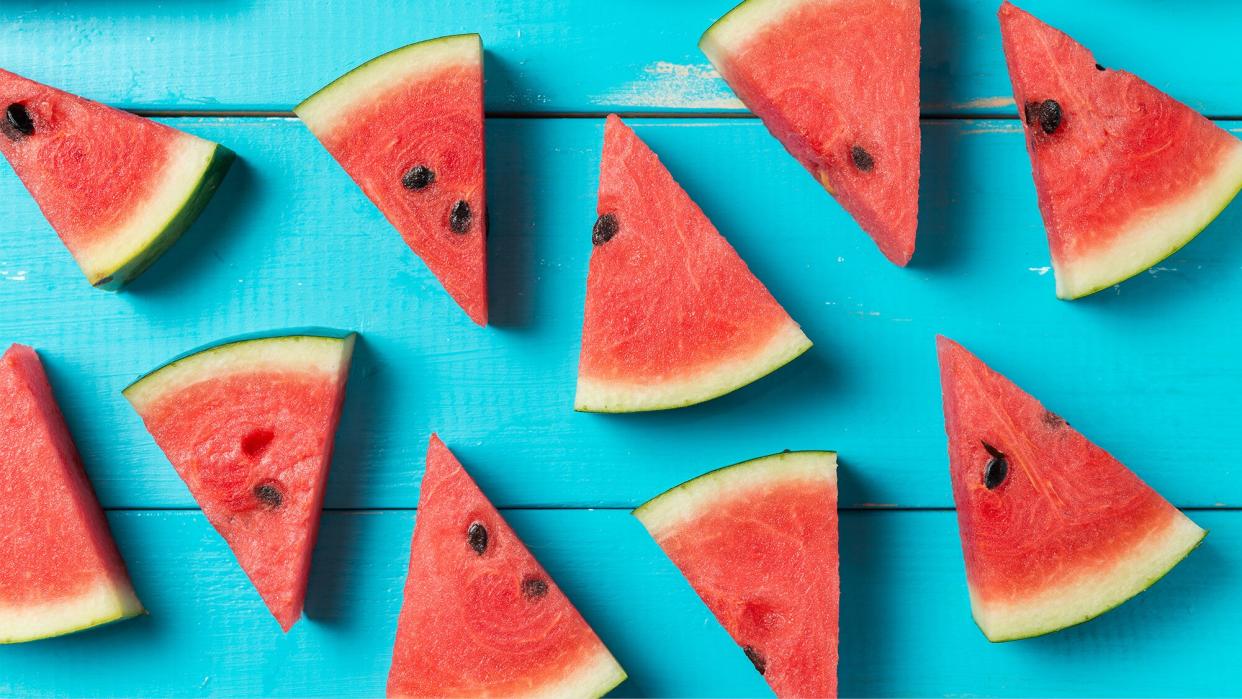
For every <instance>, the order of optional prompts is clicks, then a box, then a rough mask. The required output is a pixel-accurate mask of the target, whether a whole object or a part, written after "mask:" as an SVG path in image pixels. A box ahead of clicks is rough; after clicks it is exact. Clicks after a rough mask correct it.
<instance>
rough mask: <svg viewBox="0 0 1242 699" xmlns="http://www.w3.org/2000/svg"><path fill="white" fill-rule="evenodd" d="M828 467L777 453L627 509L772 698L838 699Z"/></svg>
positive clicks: (820, 460)
mask: <svg viewBox="0 0 1242 699" xmlns="http://www.w3.org/2000/svg"><path fill="white" fill-rule="evenodd" d="M836 468H837V460H836V454H834V453H832V452H824V451H821V452H815V451H804V452H785V453H781V454H774V455H772V456H767V457H763V458H759V459H754V460H752V461H746V462H743V463H741V464H736V465H734V466H730V467H727V468H722V469H719V470H717V471H712V472H711V473H708V474H705V475H703V476H700V477H698V478H695V479H694V480H691V481H688V482H686V483H683V484H681V485H679V486H677V487H676V488H673V489H671V490H669V491H667V492H665V493H664V494H662V495H659V496H658V497H655V498H653V499H652V500H651V501H649V502H648V503H646V504H645V505H643V506H642V507H639V508H638V509H637V510H635V511H634V516H635V517H638V519H639V520H640V521H641V522H642V523H643V526H645V527H646V528H647V530H648V531H649V532H650V533H651V535H652V537H653V538H654V539H655V540H656V543H657V544H659V545H660V548H662V549H663V550H664V552H665V553H666V554H668V557H669V558H670V559H672V561H673V563H675V564H677V567H678V568H679V569H680V570H681V572H682V574H683V575H685V576H686V580H687V581H689V582H690V584H691V586H693V587H694V590H695V592H697V593H698V594H699V596H700V597H702V598H703V601H704V602H705V603H706V604H707V607H708V608H709V609H711V611H712V613H713V614H714V615H715V616H716V618H717V619H718V620H719V621H720V623H721V625H722V626H724V628H725V630H726V631H728V632H729V635H730V636H732V637H733V640H734V641H736V642H737V644H738V645H739V646H741V647H742V650H743V652H744V653H745V654H746V656H747V657H748V658H749V659H750V661H751V662H752V663H754V665H755V669H756V670H758V671H759V672H760V674H762V675H763V677H764V679H765V680H766V681H767V682H768V685H769V686H771V687H772V690H773V691H774V692H776V695H777V696H778V697H835V696H836V695H837V674H836V673H837V636H838V610H839V597H840V582H839V579H838V573H837V569H838V550H837V475H836V474H837V471H836Z"/></svg>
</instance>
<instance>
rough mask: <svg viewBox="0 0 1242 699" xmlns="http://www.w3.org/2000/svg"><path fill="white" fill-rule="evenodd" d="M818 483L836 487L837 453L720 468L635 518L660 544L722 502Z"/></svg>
mask: <svg viewBox="0 0 1242 699" xmlns="http://www.w3.org/2000/svg"><path fill="white" fill-rule="evenodd" d="M815 480H822V481H824V482H825V484H827V485H831V486H835V485H836V483H837V453H836V452H835V451H784V452H780V453H777V454H769V455H767V456H760V457H757V458H754V459H750V460H749V461H743V462H741V463H737V464H733V465H731V466H725V467H723V468H718V469H716V470H714V471H709V472H707V473H705V474H703V475H701V476H699V477H697V478H692V479H690V480H688V481H686V482H685V483H682V484H681V485H677V486H674V487H672V488H669V489H668V490H666V491H664V492H663V493H660V494H659V495H657V496H655V497H654V498H652V499H650V500H648V501H647V502H646V503H644V504H642V505H640V506H639V507H638V508H637V509H635V510H634V512H633V513H632V514H633V515H634V516H635V517H637V518H638V521H640V522H642V523H643V526H644V527H646V529H647V531H648V532H650V534H651V536H652V538H654V539H655V540H656V541H657V542H658V541H659V540H660V539H661V538H662V537H663V536H664V535H665V534H667V533H669V532H672V531H674V530H675V529H677V528H678V527H680V526H681V525H683V524H685V523H687V522H689V521H691V520H693V519H695V518H697V517H698V516H699V513H700V512H702V511H703V510H705V509H709V508H711V507H712V506H713V505H714V504H715V503H717V502H719V501H721V500H724V499H728V498H731V497H734V496H737V495H739V494H742V493H746V492H750V491H752V490H755V489H758V488H766V487H770V486H771V485H772V484H773V483H779V482H789V481H815Z"/></svg>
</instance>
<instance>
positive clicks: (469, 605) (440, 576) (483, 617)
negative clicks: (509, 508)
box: [388, 435, 625, 697]
mask: <svg viewBox="0 0 1242 699" xmlns="http://www.w3.org/2000/svg"><path fill="white" fill-rule="evenodd" d="M624 679H625V672H624V671H622V669H621V667H620V666H619V665H618V664H617V661H616V660H615V659H613V657H612V655H611V654H610V653H609V652H608V649H607V648H605V647H604V644H603V643H602V642H601V641H600V640H599V638H598V637H597V636H596V635H595V632H594V631H592V630H591V627H590V626H588V625H587V623H586V621H584V620H583V619H582V616H581V615H580V614H579V613H578V610H577V609H575V608H574V606H573V604H571V603H570V601H569V599H568V598H566V597H565V594H564V593H563V592H561V590H560V588H559V587H557V585H556V583H555V582H553V581H552V578H550V577H549V576H548V574H547V572H546V571H545V570H544V569H543V567H542V566H540V565H539V562H538V561H536V560H535V557H534V556H532V555H531V554H530V551H528V550H526V547H525V546H524V545H523V544H522V541H521V540H520V539H519V538H518V537H517V535H516V534H515V533H514V532H513V530H512V529H510V528H509V525H508V524H507V523H506V522H505V520H504V518H502V517H501V516H500V513H499V512H497V511H496V508H495V507H493V506H492V503H491V502H490V501H488V499H487V497H486V496H484V495H483V493H482V492H481V491H480V490H479V488H478V486H477V485H475V482H474V480H473V479H471V478H470V475H469V474H467V473H466V471H465V470H464V469H463V468H462V466H461V464H460V463H459V462H458V461H457V459H456V458H455V457H454V456H453V454H452V453H451V452H450V451H449V450H448V448H447V447H445V446H444V443H443V442H441V441H440V439H439V437H437V436H435V435H432V437H431V444H430V446H429V448H428V450H427V470H426V474H425V475H424V476H423V484H422V490H421V493H420V495H419V501H418V514H417V521H416V525H415V527H414V539H413V543H412V544H411V548H410V569H409V575H408V577H407V578H406V583H405V601H404V603H403V604H402V607H401V618H400V622H399V623H398V626H397V640H396V645H395V646H394V648H393V653H392V669H391V671H390V672H389V675H388V695H389V696H412V697H413V696H416V697H462V696H493V697H509V696H514V697H516V696H581V697H597V696H603V695H604V694H606V693H607V692H608V691H609V690H610V689H612V688H613V687H615V686H616V685H618V684H620V683H621V681H622V680H624Z"/></svg>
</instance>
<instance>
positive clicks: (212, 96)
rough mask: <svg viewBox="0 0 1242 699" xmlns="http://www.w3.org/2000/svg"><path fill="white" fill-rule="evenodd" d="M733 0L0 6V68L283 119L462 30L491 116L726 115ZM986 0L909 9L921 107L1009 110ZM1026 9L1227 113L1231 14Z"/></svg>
mask: <svg viewBox="0 0 1242 699" xmlns="http://www.w3.org/2000/svg"><path fill="white" fill-rule="evenodd" d="M733 4H734V2H733V0H711V1H707V0H704V1H701V2H656V1H655V0H640V1H638V2H614V3H599V2H592V1H591V0H559V1H558V2H544V1H542V0H515V1H514V2H510V3H492V2H486V1H485V0H468V1H465V2H458V1H456V0H399V1H397V2H358V1H356V0H354V1H350V2H346V1H344V0H332V1H331V2H314V3H306V2H299V1H298V0H222V1H218V2H207V1H204V0H189V1H188V2H174V3H161V4H152V3H148V2H142V1H141V0H123V1H121V2H117V1H116V0H81V1H74V2H44V1H43V0H9V1H8V2H5V3H3V4H2V5H0V66H3V67H5V68H8V69H10V70H14V71H17V72H20V73H25V74H28V75H29V76H30V77H33V78H36V79H39V80H44V81H46V82H49V83H52V84H55V85H58V86H61V87H64V88H66V89H70V90H74V91H78V92H82V93H83V94H86V95H88V96H90V97H94V98H96V99H100V100H103V101H106V102H109V103H113V104H117V105H120V106H124V107H128V108H138V109H176V110H200V109H208V110H218V109H261V110H270V109H276V110H287V109H289V108H290V107H292V106H293V105H294V104H296V103H297V102H299V101H301V100H302V99H304V98H305V97H306V96H308V95H309V94H311V93H312V92H314V91H315V90H316V89H318V88H319V87H321V86H323V85H324V84H326V83H327V82H329V81H330V80H332V79H333V78H335V77H336V76H337V75H339V74H340V73H342V72H344V71H345V70H348V69H349V68H352V67H354V66H356V65H358V64H360V63H362V62H363V61H365V60H367V59H369V58H371V57H373V56H375V55H377V54H379V53H381V52H383V51H386V50H389V49H392V48H395V47H397V46H402V45H404V44H407V43H409V42H411V41H415V40H418V39H423V38H430V37H433V36H439V35H442V34H448V33H456V32H463V31H477V32H480V33H481V34H482V35H483V39H484V42H485V43H486V45H487V48H488V63H487V75H488V85H487V104H488V108H489V109H491V110H493V111H502V112H513V111H518V112H542V113H548V112H565V111H572V112H581V111H586V112H604V111H614V110H620V111H630V112H635V111H640V112H641V111H701V110H708V111H722V110H723V111H738V110H740V105H739V103H738V102H737V100H736V99H735V98H734V96H733V94H732V93H731V92H730V91H729V90H728V88H727V87H726V86H725V84H724V83H723V81H721V80H720V78H719V77H718V75H717V74H716V72H715V71H714V70H712V68H711V66H710V64H709V63H708V62H707V60H706V58H705V57H704V56H703V55H702V54H701V53H700V52H699V50H698V48H697V46H696V44H697V41H698V38H699V36H700V35H701V34H702V32H703V31H704V30H705V29H706V28H707V27H708V26H710V24H711V23H712V22H713V21H714V20H715V19H716V18H717V17H719V16H721V15H723V14H724V13H725V12H727V11H728V10H729V9H730V8H731V7H732V6H733ZM998 4H999V3H997V2H977V1H976V0H924V2H923V16H924V24H925V29H924V38H923V54H924V57H923V96H924V108H925V109H926V110H927V111H929V112H936V113H956V114H972V113H974V114H979V113H986V114H995V113H998V112H1002V113H1010V112H1012V111H1013V110H1012V102H1011V100H1010V95H1011V93H1010V89H1009V81H1008V77H1007V74H1006V72H1005V66H1004V59H1003V56H1002V55H1001V49H1000V39H999V30H998V29H997V25H996V20H995V16H994V14H995V10H996V7H997V5H998ZM1024 5H1025V6H1028V8H1029V9H1030V10H1032V11H1034V12H1037V13H1038V14H1040V15H1041V16H1042V17H1044V18H1045V19H1047V20H1048V21H1050V22H1053V23H1055V24H1058V25H1059V26H1061V27H1062V28H1064V29H1065V30H1066V31H1068V32H1070V33H1071V34H1073V35H1074V36H1076V37H1078V38H1079V39H1080V40H1082V41H1083V42H1085V43H1087V44H1088V45H1089V46H1091V47H1093V48H1094V49H1095V50H1096V52H1097V55H1098V57H1099V58H1100V60H1101V61H1102V62H1104V63H1106V64H1108V65H1116V66H1118V67H1124V68H1127V69H1129V70H1132V71H1134V72H1136V73H1138V74H1140V75H1143V76H1144V77H1146V78H1147V79H1148V80H1150V81H1151V82H1153V83H1154V84H1155V85H1156V86H1157V87H1159V88H1161V89H1164V90H1167V91H1169V92H1171V93H1172V94H1173V95H1175V96H1177V97H1179V98H1180V99H1183V100H1185V101H1187V102H1188V103H1189V104H1191V105H1193V106H1194V107H1196V108H1197V109H1201V110H1206V111H1207V112H1208V113H1210V114H1213V115H1218V116H1224V115H1234V116H1236V115H1242V91H1239V90H1238V89H1237V87H1238V82H1237V77H1236V71H1235V69H1234V65H1235V63H1236V60H1235V59H1236V53H1235V44H1236V35H1237V30H1238V28H1239V27H1240V26H1242V5H1239V4H1237V3H1229V2H1211V3H1207V4H1203V5H1201V6H1196V8H1197V9H1198V10H1199V11H1196V12H1187V11H1185V8H1184V7H1182V6H1179V5H1170V4H1166V3H1155V2H1147V3H1143V5H1142V6H1141V10H1139V11H1135V9H1136V8H1135V6H1134V4H1133V3H1132V2H1127V0H1098V1H1097V2H1091V3H1083V2H1075V0H1029V1H1028V2H1027V3H1024Z"/></svg>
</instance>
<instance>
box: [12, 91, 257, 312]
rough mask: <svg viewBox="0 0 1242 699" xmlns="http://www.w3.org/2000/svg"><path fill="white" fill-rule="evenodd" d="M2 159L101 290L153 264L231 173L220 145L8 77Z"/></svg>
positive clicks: (229, 155) (229, 161)
mask: <svg viewBox="0 0 1242 699" xmlns="http://www.w3.org/2000/svg"><path fill="white" fill-rule="evenodd" d="M0 109H3V110H4V113H3V114H0V152H3V153H4V156H5V157H6V158H7V159H8V161H9V163H10V164H11V165H12V166H13V170H14V171H15V172H16V173H17V175H18V177H20V178H21V180H22V182H23V183H24V184H25V185H26V188H27V189H28V190H30V193H31V195H32V196H33V197H34V199H35V201H36V202H37V203H38V205H39V208H40V209H41V210H42V211H43V215H44V216H46V217H47V220H48V222H49V223H51V224H52V227H53V228H55V229H56V232H57V234H59V235H60V239H61V241H63V242H64V244H65V247H67V248H68V249H69V252H70V253H72V254H73V257H74V258H75V259H76V260H77V262H78V265H79V266H81V268H82V271H83V272H84V273H85V274H86V276H87V279H88V280H89V281H90V282H91V283H92V284H94V285H96V286H99V287H101V288H106V289H115V288H118V287H120V286H121V285H122V284H124V283H125V282H127V281H129V280H130V279H132V278H134V277H136V276H137V275H138V274H140V273H141V272H142V271H143V270H144V269H146V267H147V266H148V265H150V264H151V263H152V262H154V261H155V258H157V257H158V256H159V255H160V254H161V253H162V252H164V250H166V249H167V248H168V247H169V246H170V245H172V243H173V242H174V241H176V239H177V238H178V237H179V236H180V235H181V233H182V232H183V231H184V230H185V229H186V228H188V227H189V225H190V223H192V222H193V221H194V219H195V218H197V217H198V214H199V213H200V212H201V211H202V209H203V207H204V206H206V203H207V201H208V200H209V199H210V198H211V195H212V194H213V193H214V192H215V190H216V188H217V187H218V186H219V184H220V180H221V179H222V178H223V177H224V174H225V172H227V170H228V168H229V165H230V164H232V161H233V154H232V153H231V152H230V151H229V150H228V149H227V148H224V147H222V146H219V145H217V144H215V143H212V142H210V141H206V140H203V139H201V138H198V137H197V136H191V135H190V134H187V133H183V132H181V131H178V130H176V129H173V128H171V127H168V126H165V125H163V124H160V123H157V122H154V121H151V120H150V119H144V118H142V117H139V116H135V115H133V114H129V113H127V112H123V111H120V110H118V109H113V108H111V107H107V106H105V105H102V104H100V103H98V102H92V101H91V100H88V99H83V98H82V97H78V96H77V95H72V94H69V93H67V92H63V91H61V90H57V89H55V88H53V87H48V86H47V85H43V84H40V83H37V82H34V81H33V80H28V79H26V78H23V77H21V76H20V75H15V74H13V73H10V72H8V71H6V70H0Z"/></svg>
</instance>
